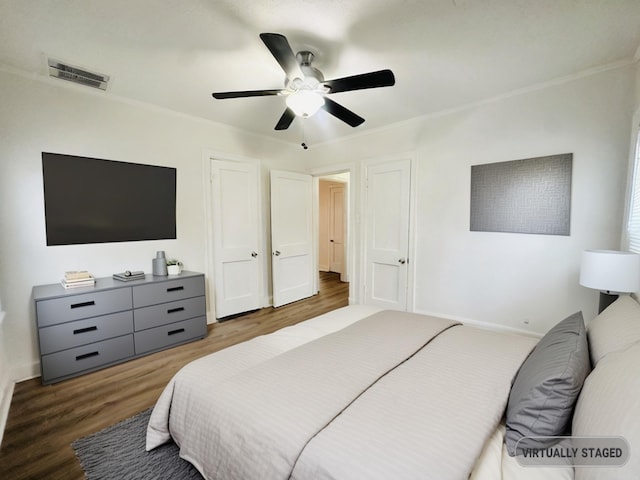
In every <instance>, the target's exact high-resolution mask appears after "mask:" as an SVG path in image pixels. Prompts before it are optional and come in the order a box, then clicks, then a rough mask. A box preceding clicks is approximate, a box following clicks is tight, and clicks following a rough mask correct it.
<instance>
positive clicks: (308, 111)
mask: <svg viewBox="0 0 640 480" xmlns="http://www.w3.org/2000/svg"><path fill="white" fill-rule="evenodd" d="M323 105H324V97H323V96H322V95H320V94H319V93H317V92H314V91H312V90H298V91H297V92H294V93H292V94H291V95H289V96H288V97H287V107H289V108H290V109H291V110H292V111H293V113H295V114H296V115H297V116H298V117H304V118H308V117H311V116H312V115H313V114H315V113H316V112H317V111H318V110H320V109H321V108H322V106H323Z"/></svg>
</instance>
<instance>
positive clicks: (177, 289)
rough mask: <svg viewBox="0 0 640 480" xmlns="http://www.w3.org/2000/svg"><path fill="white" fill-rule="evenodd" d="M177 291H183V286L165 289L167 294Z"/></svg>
mask: <svg viewBox="0 0 640 480" xmlns="http://www.w3.org/2000/svg"><path fill="white" fill-rule="evenodd" d="M179 290H184V286H183V285H180V286H179V287H171V288H167V292H177V291H179Z"/></svg>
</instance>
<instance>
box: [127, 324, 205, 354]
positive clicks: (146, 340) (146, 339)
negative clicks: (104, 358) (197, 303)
mask: <svg viewBox="0 0 640 480" xmlns="http://www.w3.org/2000/svg"><path fill="white" fill-rule="evenodd" d="M206 335H207V319H206V317H204V316H203V317H197V318H190V319H189V320H184V321H182V322H176V323H171V324H169V325H163V326H161V327H157V328H151V329H149V330H144V331H142V332H136V333H135V334H134V338H135V345H136V355H140V354H142V353H147V352H152V351H154V350H161V349H163V348H165V347H168V346H170V345H174V344H177V343H182V342H187V341H189V340H193V339H195V338H198V337H205V336H206Z"/></svg>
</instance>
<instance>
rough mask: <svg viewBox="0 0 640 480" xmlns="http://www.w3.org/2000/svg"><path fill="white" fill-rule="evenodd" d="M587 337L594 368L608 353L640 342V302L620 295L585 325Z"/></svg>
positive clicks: (628, 296)
mask: <svg viewBox="0 0 640 480" xmlns="http://www.w3.org/2000/svg"><path fill="white" fill-rule="evenodd" d="M587 339H588V340H589V353H590V355H591V365H592V366H593V367H594V368H595V367H596V365H597V364H598V362H599V361H600V360H601V359H602V358H603V357H604V356H605V355H607V354H608V353H611V352H617V351H619V350H624V349H626V348H627V347H629V346H630V345H633V344H634V343H636V342H640V304H639V303H638V302H637V301H635V300H634V299H633V298H632V297H631V296H630V295H621V296H620V297H619V298H618V299H617V300H616V301H615V302H613V303H612V304H611V305H609V306H608V307H607V308H605V309H604V310H603V311H602V313H601V314H600V315H598V316H597V317H596V318H594V319H593V320H591V322H590V323H589V324H588V325H587Z"/></svg>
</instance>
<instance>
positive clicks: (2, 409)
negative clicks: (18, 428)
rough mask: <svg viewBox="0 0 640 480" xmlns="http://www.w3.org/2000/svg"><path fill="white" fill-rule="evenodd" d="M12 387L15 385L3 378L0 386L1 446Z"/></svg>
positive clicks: (11, 396)
mask: <svg viewBox="0 0 640 480" xmlns="http://www.w3.org/2000/svg"><path fill="white" fill-rule="evenodd" d="M14 387H15V383H13V382H11V381H9V380H8V379H7V378H4V379H3V382H2V385H0V389H1V390H0V393H1V394H2V398H0V444H2V437H3V436H4V429H5V427H6V426H7V419H8V418H9V408H10V407H11V399H12V398H13V389H14Z"/></svg>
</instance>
